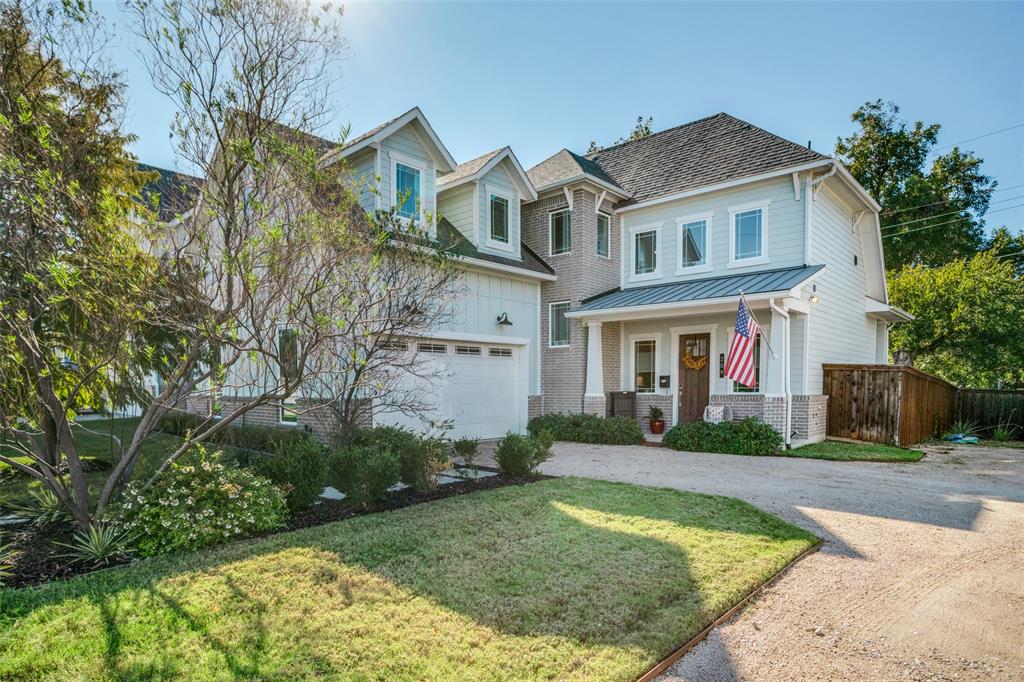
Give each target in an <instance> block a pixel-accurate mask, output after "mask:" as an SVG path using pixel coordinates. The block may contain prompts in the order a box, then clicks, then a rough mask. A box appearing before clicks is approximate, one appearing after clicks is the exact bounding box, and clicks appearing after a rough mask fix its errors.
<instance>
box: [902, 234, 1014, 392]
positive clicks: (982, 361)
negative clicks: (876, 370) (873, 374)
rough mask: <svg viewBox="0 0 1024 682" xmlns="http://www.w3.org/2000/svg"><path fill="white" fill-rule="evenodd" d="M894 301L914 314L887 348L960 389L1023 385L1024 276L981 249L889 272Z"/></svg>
mask: <svg viewBox="0 0 1024 682" xmlns="http://www.w3.org/2000/svg"><path fill="white" fill-rule="evenodd" d="M889 296H890V299H891V301H892V302H893V304H895V305H898V306H900V307H901V308H904V309H906V310H907V311H908V312H910V313H912V314H913V315H914V316H915V317H916V318H917V319H915V320H914V321H913V322H909V323H904V324H898V325H894V326H893V327H892V330H891V331H890V336H889V343H890V347H891V348H892V349H893V350H894V351H896V350H905V351H909V352H910V354H911V356H912V357H913V359H914V363H915V366H917V367H918V368H920V369H921V370H923V371H925V372H928V373H931V374H935V375H937V376H940V377H942V378H944V379H946V380H947V381H949V382H951V383H954V384H958V385H961V386H974V387H995V386H998V385H1006V384H1009V385H1020V384H1022V383H1024V334H1021V332H1020V330H1021V329H1022V328H1024V327H1022V325H1024V279H1022V278H1021V277H1020V276H1019V275H1018V274H1017V273H1015V271H1014V267H1013V265H1012V264H1011V263H1010V262H1008V261H1007V259H1000V258H997V257H996V255H995V254H994V253H993V252H991V251H983V252H980V253H978V254H975V255H973V256H971V257H969V258H958V259H956V260H954V261H952V262H950V263H947V264H946V265H942V266H938V267H927V266H909V267H906V268H903V269H901V270H899V271H897V272H896V273H894V274H891V275H890V276H889Z"/></svg>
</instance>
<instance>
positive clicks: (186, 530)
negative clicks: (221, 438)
mask: <svg viewBox="0 0 1024 682" xmlns="http://www.w3.org/2000/svg"><path fill="white" fill-rule="evenodd" d="M284 519H285V501H284V496H283V495H282V494H281V491H280V490H279V489H278V488H277V486H275V485H274V484H273V483H271V482H270V481H268V480H267V479H265V478H263V477H262V476H257V475H256V474H255V473H253V472H251V471H248V470H246V469H240V468H237V467H233V466H230V465H228V464H226V463H225V462H224V461H222V457H221V453H220V452H214V453H209V452H207V450H206V449H205V448H203V447H202V446H196V448H195V449H194V450H193V451H192V452H191V453H189V455H187V456H186V457H184V458H182V459H181V460H180V461H178V462H175V463H174V464H173V465H171V469H170V470H169V471H167V472H166V473H165V474H164V475H163V476H161V477H160V478H159V479H158V480H157V481H156V483H154V484H153V485H152V486H151V487H150V488H147V489H145V490H141V489H140V488H139V487H138V485H137V484H135V483H129V484H128V486H127V487H126V488H125V491H124V496H123V497H122V500H121V503H120V504H119V505H118V506H117V507H116V508H115V509H114V510H113V511H112V513H111V522H112V524H113V529H114V532H116V533H117V534H119V535H123V534H129V535H130V536H131V537H132V538H134V544H135V548H136V549H137V551H138V553H139V554H140V555H142V556H153V555H155V554H163V553H164V552H170V551H173V550H179V549H197V548H199V547H205V546H207V545H215V544H219V543H222V542H227V541H228V540H233V539H235V538H239V537H242V536H244V535H248V534H250V533H254V532H257V531H261V530H269V529H271V528H277V527H279V526H280V525H282V524H283V523H284Z"/></svg>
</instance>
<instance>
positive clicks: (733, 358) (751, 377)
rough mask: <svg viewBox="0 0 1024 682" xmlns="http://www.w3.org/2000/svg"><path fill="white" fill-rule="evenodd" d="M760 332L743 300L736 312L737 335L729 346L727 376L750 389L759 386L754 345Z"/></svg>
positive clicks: (726, 365)
mask: <svg viewBox="0 0 1024 682" xmlns="http://www.w3.org/2000/svg"><path fill="white" fill-rule="evenodd" d="M758 331H759V329H758V326H757V322H756V321H754V318H753V317H752V316H751V315H750V311H749V310H747V305H746V303H745V302H744V300H743V299H742V298H741V299H740V309H739V310H737V311H736V333H735V334H734V335H733V337H732V344H731V345H730V346H729V358H728V359H727V360H726V361H725V376H727V377H729V378H730V379H733V380H735V381H738V382H739V383H741V384H743V385H744V386H747V387H750V388H753V387H755V386H756V385H757V374H756V372H755V367H754V344H755V343H756V342H757V333H758Z"/></svg>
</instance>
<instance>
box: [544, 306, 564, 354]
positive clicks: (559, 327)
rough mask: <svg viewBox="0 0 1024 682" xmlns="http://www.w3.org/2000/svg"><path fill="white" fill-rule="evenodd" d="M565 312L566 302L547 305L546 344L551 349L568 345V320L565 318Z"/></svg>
mask: <svg viewBox="0 0 1024 682" xmlns="http://www.w3.org/2000/svg"><path fill="white" fill-rule="evenodd" d="M567 312H569V302H568V301H561V302H559V303H551V304H549V305H548V327H549V330H548V335H549V342H548V343H549V345H550V346H552V347H558V346H568V345H569V318H568V317H566V316H565V314H566V313H567Z"/></svg>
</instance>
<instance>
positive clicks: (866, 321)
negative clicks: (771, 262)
mask: <svg viewBox="0 0 1024 682" xmlns="http://www.w3.org/2000/svg"><path fill="white" fill-rule="evenodd" d="M852 221H853V213H852V211H850V209H849V208H847V207H845V206H843V205H842V204H841V203H840V202H839V200H838V199H837V198H836V197H835V195H833V194H832V193H831V192H830V191H829V190H828V188H827V187H824V188H822V189H821V190H819V192H818V195H817V197H816V198H815V200H814V213H813V237H812V239H811V248H812V254H811V260H812V262H813V263H815V264H824V265H825V269H824V270H823V271H822V272H821V273H819V274H818V275H817V276H816V277H815V278H814V282H815V283H816V284H817V285H818V291H817V294H818V296H819V297H820V302H819V303H815V304H811V312H810V317H811V320H810V344H809V349H808V362H807V371H808V392H809V393H821V392H822V372H821V366H822V364H824V363H872V362H874V359H875V323H874V321H873V320H872V319H871V318H869V317H868V316H867V315H866V314H865V292H866V287H865V275H864V258H863V252H862V249H861V245H860V240H859V237H858V235H857V233H856V232H853V231H852V230H851V223H852ZM854 255H857V257H858V258H857V265H854V264H853V257H854Z"/></svg>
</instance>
